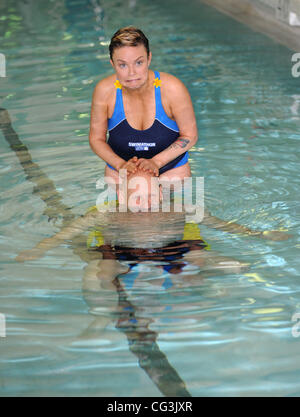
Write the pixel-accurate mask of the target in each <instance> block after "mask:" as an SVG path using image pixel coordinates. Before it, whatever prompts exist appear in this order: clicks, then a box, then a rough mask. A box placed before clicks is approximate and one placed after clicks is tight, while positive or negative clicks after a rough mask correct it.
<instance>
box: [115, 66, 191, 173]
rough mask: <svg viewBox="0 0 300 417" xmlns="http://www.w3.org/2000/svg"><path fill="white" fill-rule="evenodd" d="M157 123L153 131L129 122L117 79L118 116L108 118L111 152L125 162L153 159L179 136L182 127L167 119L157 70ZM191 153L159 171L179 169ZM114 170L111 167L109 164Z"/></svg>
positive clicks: (155, 121) (181, 156)
mask: <svg viewBox="0 0 300 417" xmlns="http://www.w3.org/2000/svg"><path fill="white" fill-rule="evenodd" d="M153 85H154V86H155V108H156V110H155V120H154V123H153V125H152V126H151V127H149V129H145V130H138V129H134V128H133V127H131V126H130V125H129V123H128V122H127V120H126V116H125V111H124V106H123V97H122V86H121V84H120V82H119V81H118V80H117V81H116V82H115V87H116V89H117V94H116V104H115V108H114V113H113V115H112V117H111V118H110V119H108V131H109V138H108V140H107V143H108V144H109V146H110V147H111V149H112V150H113V151H114V152H115V153H116V154H117V155H118V156H119V157H120V158H122V159H124V160H125V161H128V160H129V159H130V158H133V157H134V156H137V157H138V158H146V159H150V158H152V157H153V156H155V155H157V154H158V153H160V152H162V151H163V150H164V149H166V148H167V147H168V146H170V145H171V144H172V143H173V142H174V141H175V140H176V139H177V138H178V137H179V128H178V126H177V123H176V122H175V120H172V119H170V117H168V116H167V114H166V112H165V110H164V108H163V106H162V102H161V91H160V85H161V80H160V74H159V72H158V71H155V81H154V83H153ZM188 157H189V155H188V152H185V153H184V154H182V155H179V156H178V157H177V158H175V159H174V160H173V161H171V162H169V163H167V164H166V165H165V166H163V167H162V168H161V169H160V170H159V174H162V173H163V172H165V171H168V170H169V169H172V168H176V167H179V166H181V165H184V164H186V163H187V162H188ZM107 165H108V166H109V167H110V168H112V169H115V168H113V167H112V166H111V165H109V164H107Z"/></svg>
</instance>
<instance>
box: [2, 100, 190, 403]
mask: <svg viewBox="0 0 300 417" xmlns="http://www.w3.org/2000/svg"><path fill="white" fill-rule="evenodd" d="M0 130H1V131H2V133H3V135H4V138H5V140H6V142H7V143H8V144H9V146H10V148H11V150H12V151H14V153H15V154H16V156H17V158H18V159H19V162H20V164H21V166H22V168H23V170H24V172H25V174H26V179H27V180H28V181H30V182H32V183H33V184H34V185H35V187H34V190H33V193H34V194H37V195H38V196H39V197H40V198H41V199H42V201H44V203H45V204H46V209H45V211H44V213H43V214H44V215H47V216H48V218H49V221H50V220H53V219H57V218H59V217H60V216H62V220H63V221H62V226H61V228H63V227H65V226H66V225H67V224H69V223H70V221H72V220H74V219H75V218H76V216H75V215H74V214H73V213H72V211H71V208H70V207H68V206H66V205H65V204H63V203H62V199H63V196H62V195H61V194H60V193H59V192H58V191H57V189H56V187H55V184H54V182H53V181H52V180H51V179H50V178H49V177H48V176H47V175H46V174H45V173H44V172H43V170H42V169H41V168H40V166H39V165H38V164H37V163H35V162H33V161H32V157H31V155H30V152H29V149H28V148H27V146H26V145H24V144H23V143H22V141H21V140H20V138H19V137H18V135H17V133H16V132H15V130H14V129H13V127H12V123H11V119H10V116H9V113H8V111H7V110H6V109H4V108H0ZM70 246H71V248H72V250H73V253H75V254H76V255H79V256H80V258H81V259H82V260H83V261H84V262H87V261H86V258H85V257H84V256H83V253H82V251H80V250H78V248H77V246H78V245H76V238H73V239H72V242H71V244H70ZM114 284H115V286H116V290H117V292H118V296H119V307H122V308H121V314H120V318H119V319H118V321H117V324H116V328H117V329H118V330H119V331H122V332H123V333H124V334H125V335H126V337H127V340H128V345H129V349H130V351H131V352H132V353H133V354H134V355H135V356H136V357H137V358H138V362H139V365H140V367H141V368H142V369H143V370H144V371H145V372H146V373H147V375H148V376H149V377H150V379H151V380H152V382H153V383H154V384H155V385H156V386H157V388H158V389H159V391H160V392H161V393H162V394H163V395H164V396H178V397H191V394H190V393H189V392H188V391H187V389H186V387H185V383H184V381H183V380H182V379H181V377H180V376H179V374H178V373H177V371H176V370H175V369H174V368H173V367H172V366H171V365H170V363H169V361H168V359H167V357H166V355H165V354H164V353H163V352H161V350H160V348H159V346H158V344H157V343H156V339H157V337H158V333H157V332H154V331H152V330H150V329H149V328H148V326H149V324H150V322H151V320H148V322H149V323H148V324H147V325H146V326H145V322H144V319H143V318H142V320H141V325H140V326H139V323H138V319H136V318H135V306H134V305H133V304H132V303H131V302H129V301H128V299H127V294H126V291H125V289H124V288H123V287H122V285H121V283H120V280H119V278H118V276H117V277H116V278H115V280H114ZM124 312H125V313H124ZM124 314H125V316H124ZM124 324H125V325H124Z"/></svg>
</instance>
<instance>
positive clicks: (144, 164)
mask: <svg viewBox="0 0 300 417" xmlns="http://www.w3.org/2000/svg"><path fill="white" fill-rule="evenodd" d="M120 169H127V174H134V173H135V172H136V171H137V170H138V169H141V170H142V171H145V172H149V173H150V174H152V175H154V176H155V177H158V176H159V167H158V166H157V164H156V163H155V162H154V161H153V159H145V158H138V157H137V156H134V157H133V158H131V159H129V160H128V161H125V162H124V163H123V164H122V165H121V166H120V168H119V170H120Z"/></svg>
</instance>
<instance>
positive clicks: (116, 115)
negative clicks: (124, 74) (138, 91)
mask: <svg viewBox="0 0 300 417" xmlns="http://www.w3.org/2000/svg"><path fill="white" fill-rule="evenodd" d="M114 86H115V88H116V102H115V108H114V112H113V115H112V117H111V118H110V119H108V130H111V129H113V128H114V127H116V126H117V125H118V124H119V123H121V122H122V120H124V119H125V111H124V105H123V95H122V84H121V83H120V81H119V80H116V81H115V82H114Z"/></svg>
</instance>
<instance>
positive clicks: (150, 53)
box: [148, 51, 152, 67]
mask: <svg viewBox="0 0 300 417" xmlns="http://www.w3.org/2000/svg"><path fill="white" fill-rule="evenodd" d="M151 59H152V52H151V51H150V52H149V55H148V67H150V63H151Z"/></svg>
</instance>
